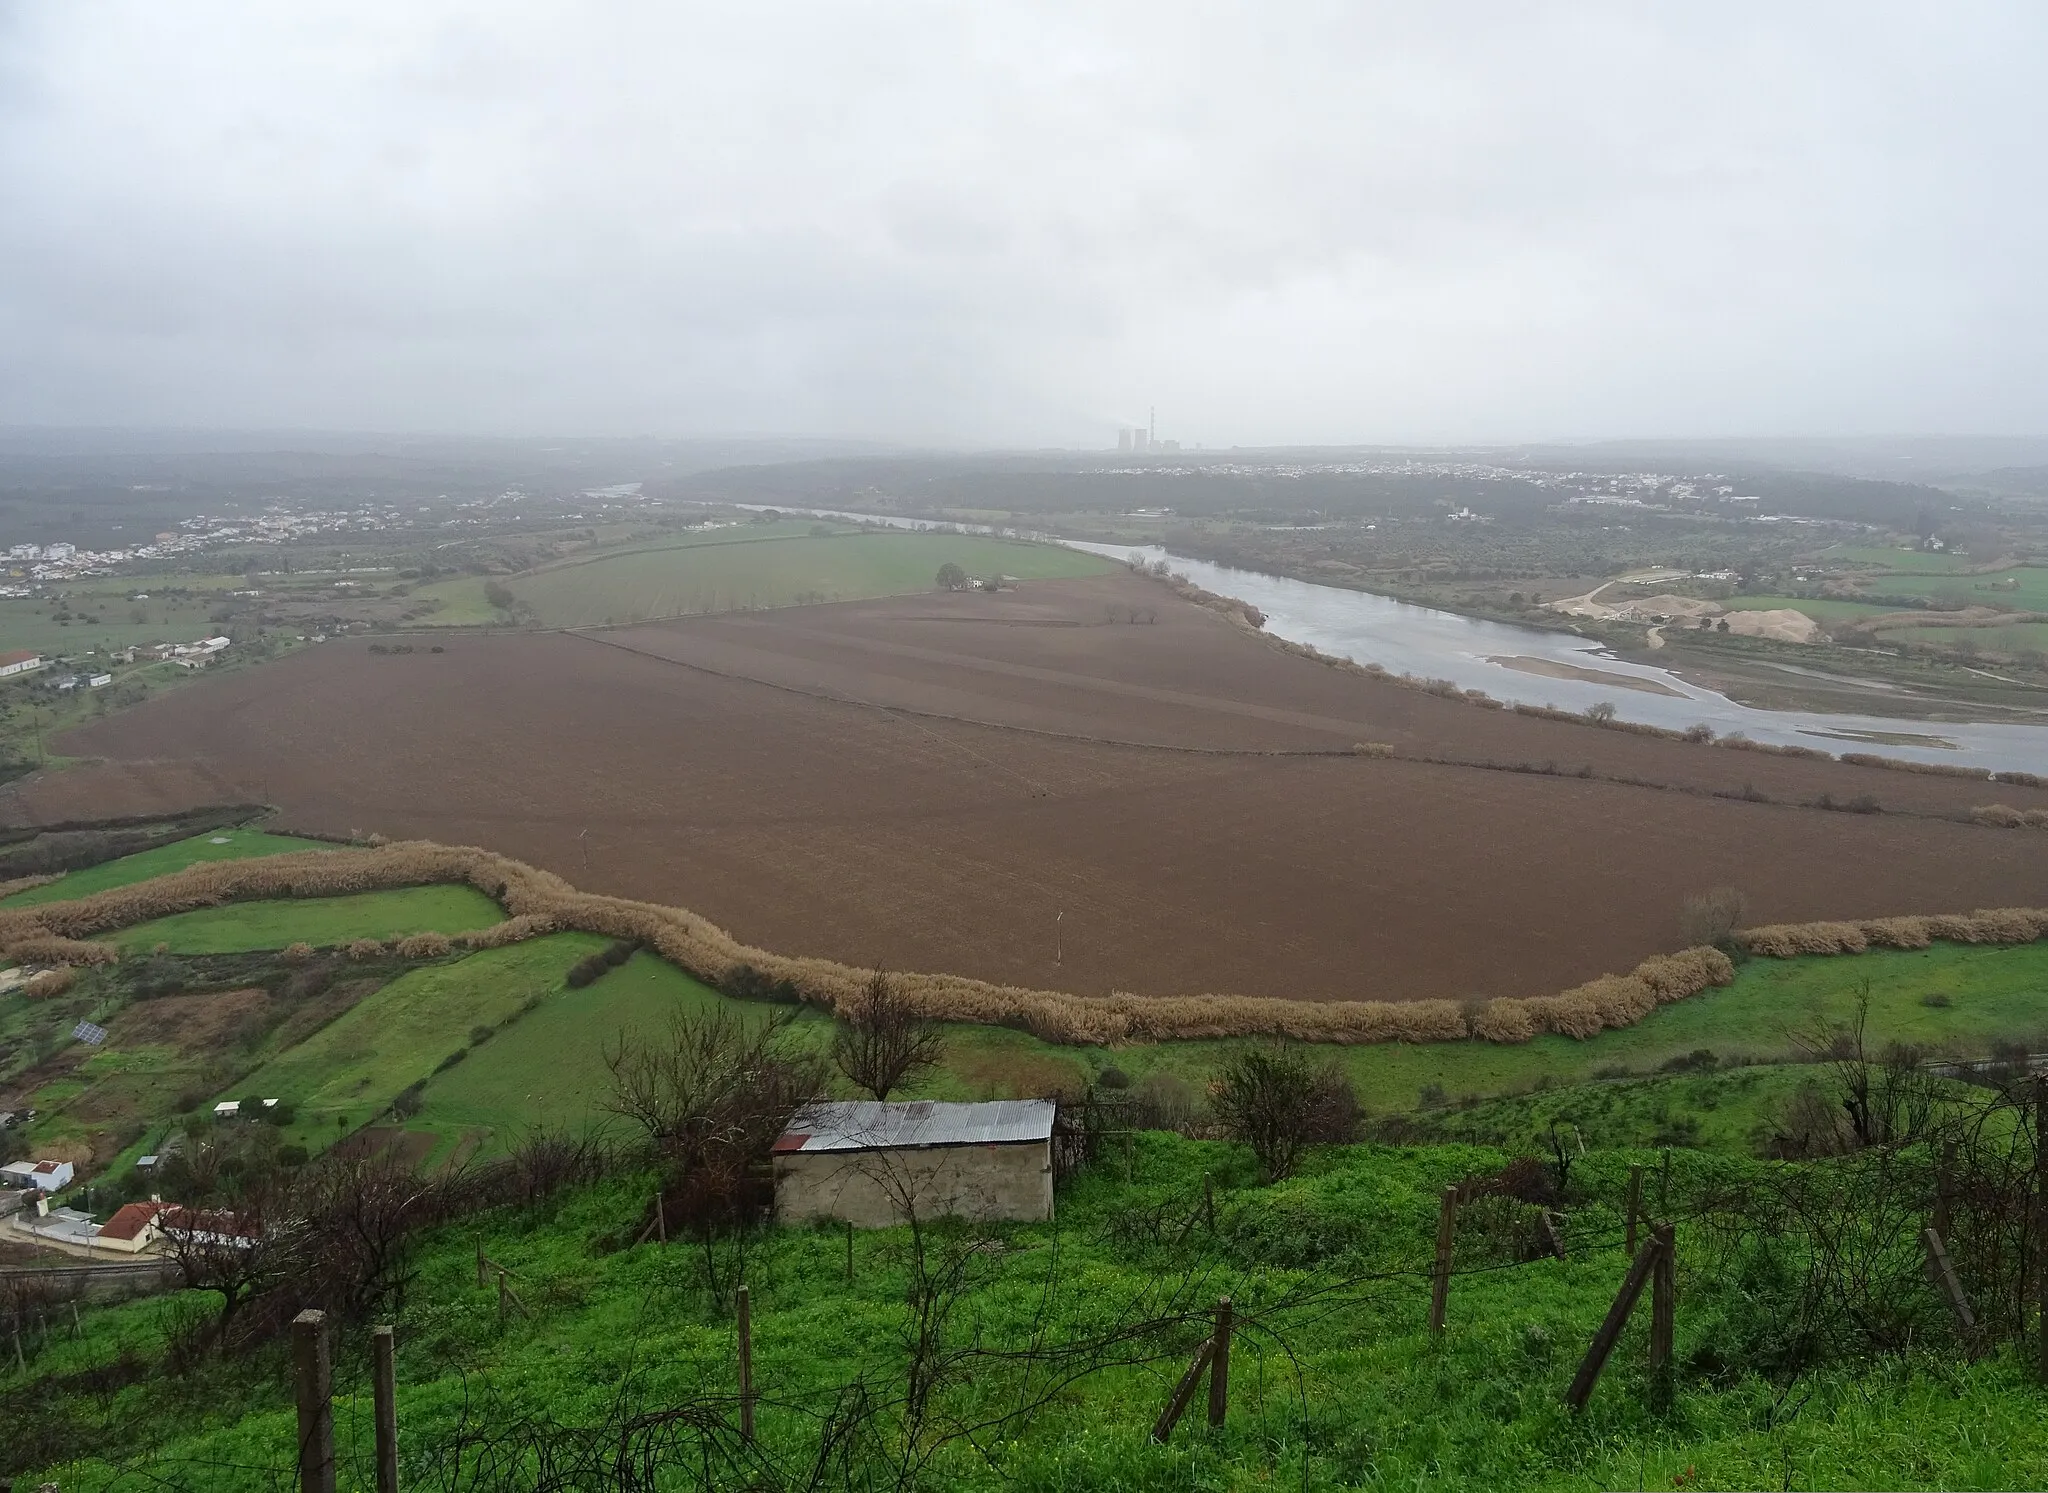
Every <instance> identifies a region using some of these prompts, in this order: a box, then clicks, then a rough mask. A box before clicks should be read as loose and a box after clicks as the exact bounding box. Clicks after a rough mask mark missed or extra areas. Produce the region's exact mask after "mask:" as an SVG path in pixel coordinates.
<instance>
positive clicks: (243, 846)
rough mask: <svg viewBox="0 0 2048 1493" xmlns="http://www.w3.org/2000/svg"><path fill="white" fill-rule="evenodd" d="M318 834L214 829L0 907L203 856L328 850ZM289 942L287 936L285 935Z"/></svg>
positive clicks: (133, 878)
mask: <svg viewBox="0 0 2048 1493" xmlns="http://www.w3.org/2000/svg"><path fill="white" fill-rule="evenodd" d="M333 848H334V847H333V846H332V845H329V844H327V843H326V842H324V841H321V840H301V839H299V838H298V837H296V836H294V835H273V834H267V833H265V832H264V831H263V830H260V829H217V830H211V831H209V832H208V833H206V834H203V835H194V836H192V838H191V839H189V840H178V841H176V842H174V843H172V844H169V845H159V846H157V847H156V848H155V849H153V850H140V851H137V852H136V853H135V854H134V855H124V856H122V857H120V858H119V859H118V860H111V861H104V862H102V863H101V864H99V865H97V866H88V867H87V868H85V869H84V870H82V871H70V872H67V873H66V874H65V875H64V876H62V877H60V878H59V879H58V880H56V881H53V882H51V883H49V884H48V885H47V886H37V887H30V888H29V889H28V890H27V891H25V892H16V893H15V894H14V895H13V896H11V897H7V898H4V899H0V907H25V906H28V905H30V904H32V903H38V902H69V901H71V900H72V899H74V898H77V897H89V896H91V895H92V894H93V893H94V892H104V891H106V890H107V889H108V888H110V887H117V886H132V885H133V884H134V883H136V882H138V881H148V880H149V879H150V878H151V877H153V876H168V875H169V874H170V873H171V872H173V871H182V870H184V869H185V868H186V867H187V866H196V865H198V864H200V863H201V862H202V861H236V860H248V859H251V858H253V857H255V856H259V855H282V854H283V853H284V852H286V851H288V850H331V849H333ZM286 942H290V940H286Z"/></svg>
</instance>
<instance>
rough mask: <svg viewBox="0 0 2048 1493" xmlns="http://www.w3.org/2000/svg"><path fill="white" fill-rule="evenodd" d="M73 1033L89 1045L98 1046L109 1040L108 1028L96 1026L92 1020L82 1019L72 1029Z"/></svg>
mask: <svg viewBox="0 0 2048 1493" xmlns="http://www.w3.org/2000/svg"><path fill="white" fill-rule="evenodd" d="M71 1035H72V1036H74V1037H76V1038H77V1039H78V1040H79V1041H81V1042H83V1043H85V1044H86V1046H88V1047H97V1046H99V1045H100V1043H102V1042H104V1041H106V1040H107V1029H106V1028H105V1027H103V1026H95V1025H93V1024H92V1023H91V1022H90V1021H81V1022H79V1023H78V1025H77V1026H74V1027H73V1028H72V1029H71Z"/></svg>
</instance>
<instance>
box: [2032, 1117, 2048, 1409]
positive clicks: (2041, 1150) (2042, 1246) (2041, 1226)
mask: <svg viewBox="0 0 2048 1493" xmlns="http://www.w3.org/2000/svg"><path fill="white" fill-rule="evenodd" d="M2034 1199H2035V1201H2034V1288H2035V1294H2036V1296H2037V1297H2038V1298H2039V1299H2038V1302H2037V1305H2038V1307H2039V1315H2040V1324H2039V1325H2040V1339H2041V1341H2040V1348H2039V1354H2038V1357H2039V1363H2038V1365H2037V1367H2038V1369H2039V1371H2040V1376H2041V1382H2042V1383H2043V1384H2048V1078H2036V1079H2035V1080H2034Z"/></svg>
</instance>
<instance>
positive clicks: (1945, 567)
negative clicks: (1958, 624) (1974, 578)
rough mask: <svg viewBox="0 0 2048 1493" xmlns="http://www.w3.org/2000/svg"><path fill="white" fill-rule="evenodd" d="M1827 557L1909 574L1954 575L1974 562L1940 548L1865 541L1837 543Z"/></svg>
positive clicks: (1974, 562) (1965, 556)
mask: <svg viewBox="0 0 2048 1493" xmlns="http://www.w3.org/2000/svg"><path fill="white" fill-rule="evenodd" d="M1827 558H1828V559H1830V560H1846V561H1847V562H1848V563H1849V564H1851V565H1868V566H1872V567H1874V568H1876V569H1879V570H1889V571H1898V572H1901V573H1904V574H1911V575H1957V574H1960V573H1962V572H1964V571H1967V570H1968V569H1969V568H1970V567H1971V566H1972V565H1974V564H1976V563H1977V561H1975V560H1973V559H1972V558H1971V557H1970V556H1968V555H1957V554H1948V553H1945V552H1943V551H1941V550H1918V549H1896V548H1890V549H1888V548H1885V547H1883V546H1879V545H1867V544H1865V545H1855V544H1846V545H1838V546H1836V547H1835V548H1833V549H1830V550H1828V551H1827Z"/></svg>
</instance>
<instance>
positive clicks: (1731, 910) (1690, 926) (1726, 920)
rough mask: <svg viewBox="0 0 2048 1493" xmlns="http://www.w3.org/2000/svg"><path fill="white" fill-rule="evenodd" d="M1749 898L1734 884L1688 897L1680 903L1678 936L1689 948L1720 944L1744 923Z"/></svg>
mask: <svg viewBox="0 0 2048 1493" xmlns="http://www.w3.org/2000/svg"><path fill="white" fill-rule="evenodd" d="M1747 911H1749V899H1748V898H1747V897H1745V896H1743V895H1742V893H1741V892H1739V891H1737V890H1736V889H1735V888H1734V887H1732V886H1717V887H1715V888H1714V889H1713V890H1712V891H1706V892H1699V893H1696V894H1695V895H1693V896H1690V897H1687V898H1686V899H1685V900H1684V901H1683V902H1681V903H1680V904H1679V906H1678V937H1679V940H1680V941H1681V942H1682V943H1683V944H1684V945H1685V947H1687V948H1688V949H1695V948H1700V947H1702V946H1705V945H1712V944H1719V943H1721V942H1722V941H1723V940H1725V939H1726V938H1727V937H1728V935H1729V934H1731V933H1733V932H1734V931H1735V930H1736V929H1737V928H1738V927H1740V926H1741V924H1742V916H1743V914H1744V913H1746V912H1747Z"/></svg>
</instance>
